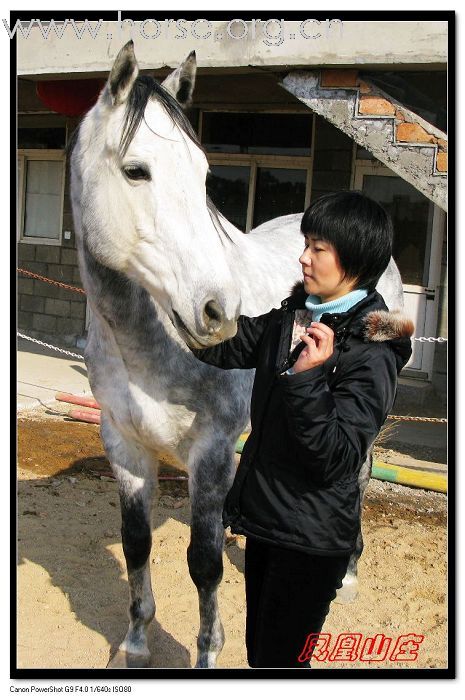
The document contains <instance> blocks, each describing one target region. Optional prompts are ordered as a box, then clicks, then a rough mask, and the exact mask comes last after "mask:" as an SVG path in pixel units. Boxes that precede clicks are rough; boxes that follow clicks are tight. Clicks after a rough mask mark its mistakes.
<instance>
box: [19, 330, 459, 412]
mask: <svg viewBox="0 0 465 700" xmlns="http://www.w3.org/2000/svg"><path fill="white" fill-rule="evenodd" d="M17 335H18V337H19V338H24V340H30V341H31V343H37V345H42V346H43V347H44V348H49V349H50V350H56V351H57V352H61V353H62V354H63V355H68V356H69V357H76V358H77V359H78V360H83V359H84V357H83V356H82V355H78V354H77V353H75V352H70V351H69V350H63V349H62V348H57V347H56V346H55V345H50V343H44V342H43V341H42V340H37V338H30V337H29V336H27V335H24V334H23V333H19V332H18V333H17ZM388 418H390V419H392V420H404V421H419V422H421V423H447V418H420V417H419V416H391V415H389V416H388Z"/></svg>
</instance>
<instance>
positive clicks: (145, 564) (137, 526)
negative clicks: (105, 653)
mask: <svg viewBox="0 0 465 700" xmlns="http://www.w3.org/2000/svg"><path fill="white" fill-rule="evenodd" d="M102 439H103V442H104V445H105V449H106V451H107V455H108V457H109V459H110V462H111V466H112V469H113V472H114V474H115V476H116V479H117V481H118V489H119V497H120V504H121V536H122V544H123V552H124V556H125V559H126V567H127V573H128V583H129V610H128V615H129V628H128V631H127V633H126V636H125V638H124V641H123V642H122V644H121V645H120V647H119V649H118V651H117V652H116V654H115V656H114V657H113V658H112V659H111V660H110V662H109V664H108V668H144V667H147V666H148V665H149V663H150V651H149V648H148V646H147V628H148V626H149V624H150V622H151V621H152V619H153V618H154V616H155V601H154V597H153V593H152V585H151V579H150V565H149V555H150V550H151V546H152V528H151V517H150V514H151V503H152V493H153V485H154V467H155V466H156V460H155V459H154V457H153V456H152V455H151V454H150V453H148V452H147V451H146V450H145V449H144V448H142V447H141V446H138V445H135V444H128V442H127V441H125V440H124V439H123V438H121V436H120V435H119V434H118V433H117V432H116V431H114V430H113V429H112V428H111V427H110V426H109V425H108V424H105V423H102Z"/></svg>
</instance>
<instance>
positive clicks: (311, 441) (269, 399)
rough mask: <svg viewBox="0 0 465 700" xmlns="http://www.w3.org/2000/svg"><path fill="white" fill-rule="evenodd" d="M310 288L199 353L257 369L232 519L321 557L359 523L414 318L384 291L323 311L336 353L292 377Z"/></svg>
mask: <svg viewBox="0 0 465 700" xmlns="http://www.w3.org/2000/svg"><path fill="white" fill-rule="evenodd" d="M306 297H307V295H306V294H305V292H304V290H303V285H297V286H296V288H295V289H294V291H293V294H292V296H291V297H289V298H288V299H286V300H285V301H283V302H282V305H281V308H280V309H273V310H272V311H270V312H269V313H267V314H264V315H262V316H258V317H257V318H248V317H246V316H241V317H240V318H239V326H238V332H237V334H236V335H235V336H234V337H233V338H231V339H230V340H228V341H225V342H223V343H221V344H220V345H217V346H215V347H212V348H208V349H206V350H200V351H195V354H196V356H197V357H198V358H199V359H200V360H203V361H205V362H208V363H209V364H213V365H215V366H217V367H223V368H224V369H233V368H251V367H256V368H257V371H256V375H255V382H254V387H253V392H252V402H251V425H252V431H251V434H250V437H249V438H248V440H247V442H246V444H245V446H244V450H243V453H242V458H241V462H240V465H239V468H238V471H237V474H236V477H235V480H234V484H233V486H232V488H231V490H230V492H229V494H228V496H227V499H226V502H225V507H224V512H223V522H224V525H225V527H226V526H228V525H230V526H231V530H232V531H233V532H236V533H242V534H245V535H249V536H253V537H256V538H257V539H259V540H262V541H265V542H268V543H274V544H277V545H279V546H284V547H290V548H293V549H298V550H302V551H307V552H309V553H312V554H321V555H339V554H340V555H342V554H347V553H350V552H352V551H353V550H354V548H355V541H356V538H357V533H358V530H359V525H360V523H359V517H360V515H359V512H360V497H359V487H358V474H359V471H360V467H361V465H362V464H363V462H364V460H365V458H366V454H367V451H368V450H369V448H370V446H371V444H372V443H373V441H374V439H375V438H376V436H377V434H378V432H379V430H380V428H381V426H382V425H383V423H384V421H385V420H386V416H387V415H388V413H389V411H390V410H391V407H392V404H393V402H394V398H395V393H396V386H397V375H398V373H399V372H400V370H401V369H402V367H403V366H404V365H405V363H406V362H407V361H408V359H409V357H410V355H411V352H412V350H411V341H410V335H411V334H412V332H413V324H412V323H411V321H409V320H408V319H406V318H405V317H404V316H401V315H400V314H399V313H398V312H389V311H388V309H387V307H386V305H385V303H384V300H383V298H382V297H381V296H380V295H379V294H378V292H376V291H375V292H372V293H370V294H369V295H368V296H367V297H366V298H365V299H363V300H362V301H361V302H359V303H358V304H356V305H355V306H353V307H352V308H351V309H350V310H349V311H347V312H344V313H338V314H324V315H323V316H322V318H321V322H322V323H327V324H328V325H331V327H333V328H334V332H335V350H334V353H333V355H332V356H331V357H330V358H329V359H328V360H327V361H326V362H325V363H324V365H322V366H319V367H315V368H313V369H310V370H307V371H304V372H299V373H295V374H287V373H286V369H287V368H288V367H289V366H291V365H292V363H293V361H295V359H296V357H297V356H298V354H299V352H300V351H301V349H302V347H303V344H301V346H300V347H299V346H298V347H297V348H296V349H295V350H294V352H293V353H292V354H291V355H290V354H289V351H290V345H291V335H292V328H293V322H294V315H295V311H296V310H297V309H303V308H305V299H306Z"/></svg>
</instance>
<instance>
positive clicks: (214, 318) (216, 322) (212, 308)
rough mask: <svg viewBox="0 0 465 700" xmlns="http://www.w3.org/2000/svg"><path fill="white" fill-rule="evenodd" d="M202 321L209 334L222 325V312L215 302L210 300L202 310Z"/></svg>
mask: <svg viewBox="0 0 465 700" xmlns="http://www.w3.org/2000/svg"><path fill="white" fill-rule="evenodd" d="M203 320H204V323H205V326H206V328H207V330H208V332H209V333H214V332H215V331H218V330H219V329H220V328H221V326H222V325H223V321H224V311H223V309H222V308H221V306H220V305H219V304H218V302H217V301H215V300H214V299H210V301H207V303H206V304H205V306H204V308H203Z"/></svg>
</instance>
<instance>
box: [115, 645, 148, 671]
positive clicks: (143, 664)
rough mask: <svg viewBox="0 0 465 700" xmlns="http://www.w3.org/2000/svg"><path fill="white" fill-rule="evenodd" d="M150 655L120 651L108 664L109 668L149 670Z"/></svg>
mask: <svg viewBox="0 0 465 700" xmlns="http://www.w3.org/2000/svg"><path fill="white" fill-rule="evenodd" d="M149 666H150V655H141V654H129V653H128V652H127V651H122V650H121V649H118V651H117V652H116V654H115V655H114V656H113V658H111V659H110V661H109V662H108V664H107V668H149Z"/></svg>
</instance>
